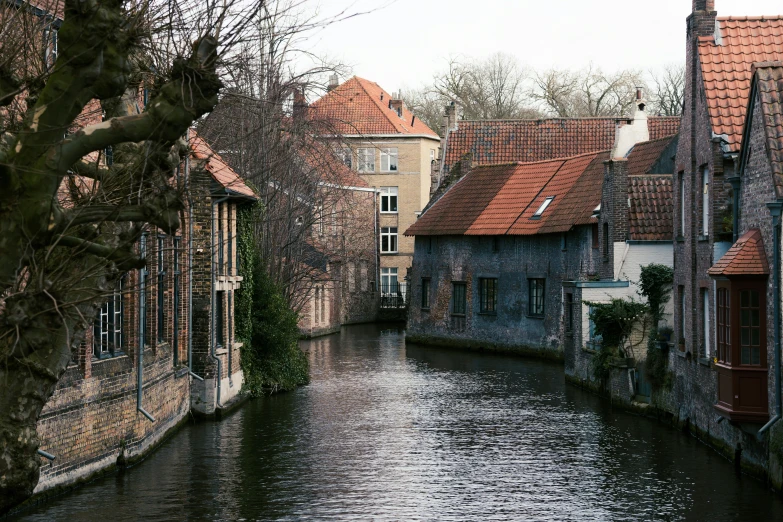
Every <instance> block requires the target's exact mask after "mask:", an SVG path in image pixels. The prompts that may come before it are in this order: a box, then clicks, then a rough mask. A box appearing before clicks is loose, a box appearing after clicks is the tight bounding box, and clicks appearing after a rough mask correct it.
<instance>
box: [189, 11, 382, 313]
mask: <svg viewBox="0 0 783 522" xmlns="http://www.w3.org/2000/svg"><path fill="white" fill-rule="evenodd" d="M297 5H298V4H297V3H295V2H291V1H290V0H281V1H277V2H267V3H265V4H264V6H263V10H264V16H263V17H262V23H260V24H259V25H258V26H257V28H256V30H257V32H258V36H259V39H258V42H253V43H252V44H251V45H247V46H244V47H243V48H242V49H241V50H239V52H238V53H237V54H238V57H239V59H237V60H236V61H235V63H234V64H233V65H232V67H231V68H230V69H228V70H227V71H226V77H227V78H229V79H230V85H229V88H228V89H227V90H226V94H225V95H224V97H223V98H222V100H221V103H220V104H219V105H218V107H217V108H216V110H215V111H214V112H213V113H212V114H210V116H209V117H208V118H207V119H205V120H204V121H203V122H202V124H201V125H200V132H201V133H202V135H203V136H205V138H206V139H207V141H209V142H210V143H212V144H213V146H214V147H215V148H216V149H218V150H219V151H220V152H221V155H222V156H223V157H224V158H225V159H226V160H227V161H229V163H230V164H231V165H232V167H234V168H235V169H236V170H237V171H238V172H239V173H240V174H241V175H242V176H243V177H244V178H245V179H246V180H248V181H250V182H251V183H252V184H253V185H254V186H255V188H256V190H257V191H258V193H259V195H260V199H261V204H262V205H263V210H262V212H261V213H260V214H258V222H257V223H255V236H256V243H257V245H258V248H259V249H260V252H261V262H262V266H263V268H264V269H265V270H266V272H267V273H268V274H269V275H270V277H271V278H272V280H273V281H274V282H275V283H277V284H278V285H279V286H280V288H282V289H283V291H284V294H285V297H286V298H287V300H288V302H289V305H290V306H291V307H292V308H293V309H294V310H295V311H300V310H301V309H302V307H303V306H304V305H305V303H306V302H307V300H308V299H309V297H310V295H311V292H312V290H313V288H314V285H316V284H317V283H321V282H323V280H324V279H323V278H324V277H325V272H326V268H327V266H328V265H330V264H340V263H343V262H345V261H346V260H347V259H351V258H354V257H355V256H357V255H360V254H362V255H366V254H367V251H368V249H369V251H371V252H372V251H374V248H375V245H374V237H375V235H374V234H375V231H374V229H373V228H372V226H370V227H367V226H366V225H367V223H368V218H367V216H363V215H357V213H360V212H362V210H361V209H362V208H366V207H362V206H361V205H359V202H358V201H357V197H358V196H357V195H356V194H355V193H353V192H352V191H350V190H346V187H347V186H350V185H352V183H351V180H350V179H346V178H350V177H351V176H352V174H351V172H350V169H349V168H348V167H347V166H346V165H345V164H344V163H343V161H342V159H340V155H341V154H342V152H343V146H344V145H343V144H342V143H341V141H340V139H339V136H337V133H336V132H335V131H334V129H333V126H332V125H331V123H330V122H328V121H317V120H315V119H314V118H313V117H312V115H311V114H310V113H309V111H308V105H307V101H306V100H307V97H308V96H315V95H317V94H319V93H322V92H324V90H325V87H326V86H325V82H324V80H326V79H327V78H328V76H330V75H331V74H335V73H338V72H343V71H344V69H345V68H344V67H343V66H341V65H339V64H330V63H325V62H323V61H320V60H318V59H316V58H315V57H314V56H312V55H311V54H310V53H307V52H306V51H303V50H302V49H301V46H298V45H297V41H299V40H301V39H303V38H306V37H307V35H308V34H309V33H310V32H311V31H312V30H314V29H318V28H321V27H323V26H324V25H328V24H331V23H335V22H337V21H339V20H342V19H344V18H345V17H349V16H354V13H340V14H339V15H338V17H337V18H330V19H327V20H323V19H319V18H317V17H315V16H311V15H304V14H302V12H301V11H298V10H296V9H294V7H296V6H297ZM303 54H306V55H307V56H306V57H307V58H308V59H307V60H305V59H302V55H303ZM302 63H307V64H308V65H306V66H304V67H302V68H301V69H298V68H297V64H302ZM300 67H301V65H300ZM324 136H326V138H324ZM365 196H366V193H365ZM370 208H371V209H372V206H371V207H370ZM369 223H372V216H370V217H369ZM330 273H332V274H334V277H338V276H339V274H337V273H336V272H334V271H332V272H330Z"/></svg>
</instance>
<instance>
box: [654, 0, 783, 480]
mask: <svg viewBox="0 0 783 522" xmlns="http://www.w3.org/2000/svg"><path fill="white" fill-rule="evenodd" d="M692 8H693V9H692V13H691V15H690V16H689V17H688V19H687V39H686V71H687V74H686V86H685V107H684V113H683V118H682V132H681V139H680V141H679V145H678V150H677V158H676V172H677V174H676V176H677V179H676V181H675V183H674V208H675V212H674V235H675V240H674V261H675V263H674V264H675V281H674V296H673V298H674V304H675V307H674V331H675V334H674V336H675V341H676V347H675V349H674V350H673V354H671V355H670V366H671V370H672V371H673V372H674V375H675V383H674V386H673V389H672V390H671V393H670V394H665V395H664V396H663V397H662V401H664V402H666V401H668V407H670V408H671V409H672V411H675V412H678V417H679V419H680V421H681V422H683V423H685V425H687V426H689V427H690V430H691V431H692V432H694V433H695V434H697V435H698V436H700V437H702V438H703V439H705V440H707V441H709V442H711V443H712V444H713V445H715V446H716V447H717V448H719V449H720V450H721V451H723V452H724V453H726V454H728V455H729V456H730V457H733V458H735V459H736V460H737V461H738V462H741V463H742V465H743V466H745V467H746V468H747V469H751V470H754V471H756V472H758V473H760V474H767V473H768V472H769V473H770V476H771V478H772V479H773V482H774V483H775V485H776V487H778V488H779V487H780V485H781V476H780V472H779V470H780V469H781V468H780V463H781V460H782V459H781V457H782V456H781V455H779V454H778V453H777V452H776V451H772V450H771V448H772V447H774V446H775V445H774V444H772V443H771V442H770V441H771V440H772V439H775V438H776V437H783V426H781V425H780V424H779V423H769V424H767V423H768V421H770V417H773V418H774V415H775V414H776V411H777V409H776V406H775V397H776V396H778V393H777V392H778V390H779V388H780V382H779V379H778V378H776V375H780V374H779V373H778V374H776V373H775V372H774V367H775V360H776V358H775V354H776V351H777V352H779V350H780V347H779V345H778V346H777V348H776V347H775V344H774V343H775V338H776V332H777V330H776V329H775V324H777V323H776V320H775V319H776V311H778V310H779V302H780V297H779V295H775V294H774V292H773V290H774V288H773V283H774V279H775V278H774V277H773V275H774V273H776V272H777V273H779V267H778V268H776V267H775V264H774V262H773V261H774V259H775V256H774V254H775V249H776V246H775V245H776V243H775V233H774V230H775V224H774V223H776V222H777V221H776V220H777V218H776V217H775V215H776V214H777V213H778V212H779V210H778V208H779V207H778V206H777V205H778V198H779V197H780V196H779V195H778V193H777V192H776V186H777V185H778V183H779V180H778V178H776V177H775V173H778V172H780V170H779V169H780V167H779V162H780V155H779V154H778V153H777V152H776V151H779V149H780V142H779V141H776V136H780V125H779V124H780V113H779V112H776V110H777V109H775V107H779V105H776V104H779V100H780V98H779V96H780V94H779V92H780V89H781V84H780V81H779V80H775V78H776V76H775V75H776V74H778V73H777V69H776V67H770V66H769V64H766V65H765V64H762V63H761V62H768V61H774V60H780V59H781V57H783V17H781V16H763V17H718V16H717V12H716V11H715V2H714V1H713V0H694V1H693V3H692ZM751 86H752V87H753V90H752V89H751ZM770 111H771V112H770ZM776 133H777V134H776ZM765 136H766V138H765ZM777 250H779V246H778V247H777ZM777 313H778V316H779V312H777ZM765 424H767V425H766V426H765ZM770 427H771V429H770ZM767 432H768V433H769V434H768V435H767V434H766V433H767ZM778 446H779V445H778ZM772 475H774V476H772Z"/></svg>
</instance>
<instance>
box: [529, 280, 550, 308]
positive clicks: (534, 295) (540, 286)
mask: <svg viewBox="0 0 783 522" xmlns="http://www.w3.org/2000/svg"><path fill="white" fill-rule="evenodd" d="M527 283H528V290H529V294H528V295H529V298H530V300H529V302H528V314H529V315H534V316H543V315H544V289H545V286H546V280H545V279H528V280H527Z"/></svg>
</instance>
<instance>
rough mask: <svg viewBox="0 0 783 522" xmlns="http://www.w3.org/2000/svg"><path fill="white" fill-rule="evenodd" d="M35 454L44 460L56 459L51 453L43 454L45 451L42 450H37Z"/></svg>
mask: <svg viewBox="0 0 783 522" xmlns="http://www.w3.org/2000/svg"><path fill="white" fill-rule="evenodd" d="M36 453H38V454H39V455H40V456H42V457H43V458H45V459H49V460H54V459H55V458H57V457H55V456H54V455H52V454H51V453H47V452H45V451H44V450H42V449H39V450H38V451H36Z"/></svg>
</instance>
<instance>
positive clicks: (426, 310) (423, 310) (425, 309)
mask: <svg viewBox="0 0 783 522" xmlns="http://www.w3.org/2000/svg"><path fill="white" fill-rule="evenodd" d="M421 311H422V312H429V311H430V309H429V307H427V308H424V307H423V306H422V307H421Z"/></svg>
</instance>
